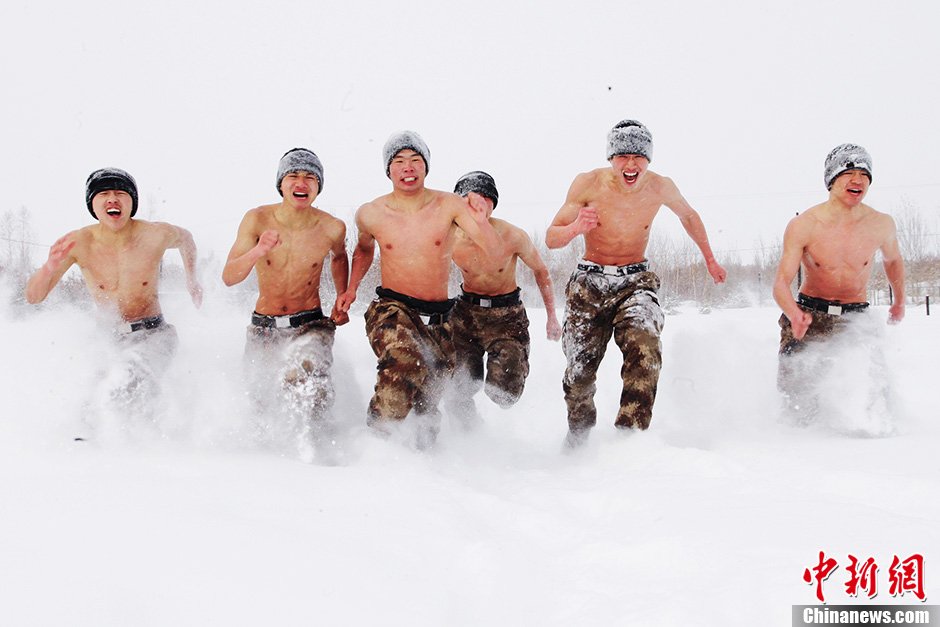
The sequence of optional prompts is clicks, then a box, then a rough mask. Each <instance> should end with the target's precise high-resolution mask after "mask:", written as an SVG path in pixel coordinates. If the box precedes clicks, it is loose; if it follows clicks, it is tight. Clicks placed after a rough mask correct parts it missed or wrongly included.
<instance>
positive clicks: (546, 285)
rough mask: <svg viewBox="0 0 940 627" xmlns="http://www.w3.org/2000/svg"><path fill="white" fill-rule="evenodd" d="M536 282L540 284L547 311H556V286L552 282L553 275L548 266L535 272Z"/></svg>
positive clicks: (540, 291)
mask: <svg viewBox="0 0 940 627" xmlns="http://www.w3.org/2000/svg"><path fill="white" fill-rule="evenodd" d="M534 274H535V284H536V285H538V286H539V293H540V294H541V295H542V302H543V303H545V309H546V311H549V312H551V313H554V312H555V286H554V285H553V284H552V277H551V275H549V273H548V268H545V269H544V270H540V271H538V272H535V273H534Z"/></svg>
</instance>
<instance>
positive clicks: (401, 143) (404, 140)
mask: <svg viewBox="0 0 940 627" xmlns="http://www.w3.org/2000/svg"><path fill="white" fill-rule="evenodd" d="M407 148H410V149H411V150H414V151H415V152H416V153H418V154H419V155H421V158H422V159H424V173H425V174H427V173H428V172H430V171H431V151H430V150H428V145H427V144H425V143H424V140H423V139H421V136H420V135H418V134H417V133H415V132H414V131H401V132H399V133H395V134H393V135H392V136H391V137H389V138H388V141H386V142H385V147H384V148H382V156H383V157H384V158H385V176H391V175H390V174H389V169H390V167H391V165H392V159H394V158H395V155H397V154H398V153H400V152H401V151H402V150H405V149H407Z"/></svg>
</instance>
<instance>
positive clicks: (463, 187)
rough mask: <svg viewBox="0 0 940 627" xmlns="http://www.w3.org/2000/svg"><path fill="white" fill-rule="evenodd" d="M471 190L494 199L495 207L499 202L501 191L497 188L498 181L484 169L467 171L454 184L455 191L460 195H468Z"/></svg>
mask: <svg viewBox="0 0 940 627" xmlns="http://www.w3.org/2000/svg"><path fill="white" fill-rule="evenodd" d="M470 192H476V193H478V194H480V195H481V196H486V197H487V198H489V199H490V200H492V201H493V208H494V209H495V208H496V204H497V203H498V202H499V191H497V189H496V181H494V180H493V177H492V176H490V175H489V174H487V173H486V172H483V171H482V170H474V171H473V172H467V173H466V174H464V175H463V176H461V177H460V178H459V179H457V184H456V185H454V193H455V194H457V195H458V196H463V197H466V196H467V194H469V193H470Z"/></svg>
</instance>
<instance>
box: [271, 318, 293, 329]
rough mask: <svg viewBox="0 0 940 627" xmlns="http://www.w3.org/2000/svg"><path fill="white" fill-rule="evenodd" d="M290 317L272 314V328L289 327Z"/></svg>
mask: <svg viewBox="0 0 940 627" xmlns="http://www.w3.org/2000/svg"><path fill="white" fill-rule="evenodd" d="M290 319H291V317H290V316H274V328H275V329H289V328H290V326H291V324H290Z"/></svg>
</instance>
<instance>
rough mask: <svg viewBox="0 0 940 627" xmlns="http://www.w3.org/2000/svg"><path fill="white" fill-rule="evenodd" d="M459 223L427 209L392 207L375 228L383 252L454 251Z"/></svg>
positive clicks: (409, 254) (394, 254)
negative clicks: (396, 209) (410, 211)
mask: <svg viewBox="0 0 940 627" xmlns="http://www.w3.org/2000/svg"><path fill="white" fill-rule="evenodd" d="M455 231H456V226H455V224H454V223H453V221H452V220H451V219H450V218H449V217H442V216H439V215H435V212H433V211H429V210H423V211H419V212H416V213H414V214H403V213H399V212H394V211H389V212H387V213H386V214H385V216H384V219H383V220H382V221H381V224H380V225H379V226H378V228H376V229H375V230H374V235H375V239H376V241H377V242H378V243H379V246H380V248H381V253H382V255H385V256H394V257H398V256H405V257H408V256H414V257H422V256H426V255H433V256H437V255H450V254H451V252H452V251H453V249H454V241H455Z"/></svg>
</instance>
